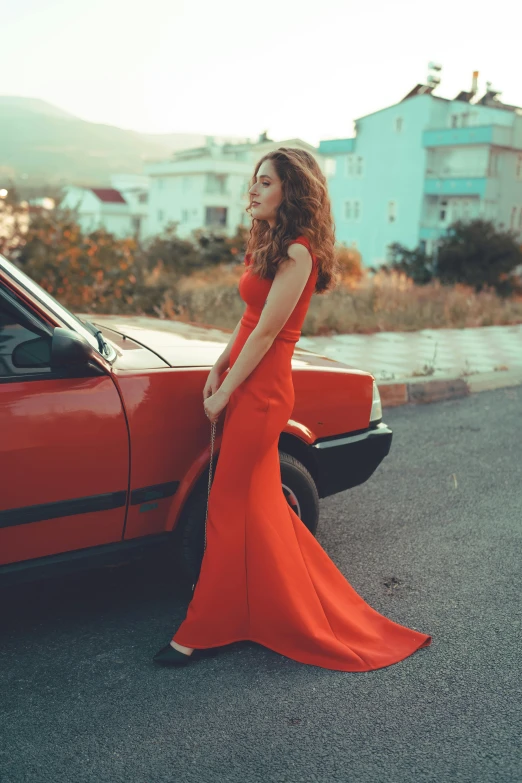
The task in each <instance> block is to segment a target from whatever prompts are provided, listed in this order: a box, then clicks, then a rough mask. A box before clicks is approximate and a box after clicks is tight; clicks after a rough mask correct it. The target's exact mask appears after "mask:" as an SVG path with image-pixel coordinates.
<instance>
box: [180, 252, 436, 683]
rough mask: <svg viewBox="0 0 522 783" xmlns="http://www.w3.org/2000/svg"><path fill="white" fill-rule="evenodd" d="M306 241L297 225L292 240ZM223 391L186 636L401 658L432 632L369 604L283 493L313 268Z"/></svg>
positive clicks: (257, 292) (317, 659) (321, 656)
mask: <svg viewBox="0 0 522 783" xmlns="http://www.w3.org/2000/svg"><path fill="white" fill-rule="evenodd" d="M295 241H296V242H299V243H300V244H303V245H305V246H306V247H307V248H308V249H309V250H310V245H309V242H308V240H307V239H306V238H305V237H299V238H298V239H296V240H295ZM312 258H313V267H312V271H311V273H310V277H309V279H308V282H307V284H306V286H305V288H304V290H303V293H302V295H301V297H300V299H299V301H298V303H297V305H296V306H295V309H294V311H293V312H292V314H291V316H290V317H289V319H288V320H287V322H286V324H285V326H284V327H283V329H282V330H281V331H280V332H279V334H278V335H277V337H276V339H275V340H274V342H273V344H272V345H271V347H270V348H269V350H268V351H267V353H266V354H265V355H264V356H263V358H262V359H261V361H260V362H259V364H258V365H257V366H256V367H255V368H254V370H253V371H252V372H251V374H250V375H249V376H248V377H247V378H246V379H245V380H244V381H243V383H241V384H240V385H239V386H238V387H237V388H236V389H235V390H234V392H233V393H232V395H231V396H230V399H229V402H228V405H227V407H226V408H225V420H224V423H223V433H222V440H221V449H220V453H219V461H218V462H217V464H216V469H215V473H214V478H213V483H212V486H211V490H210V496H209V501H208V516H207V547H206V550H205V554H204V556H203V561H202V564H201V571H200V575H199V579H198V581H197V583H196V587H195V590H194V593H193V596H192V599H191V601H190V603H189V606H188V609H187V613H186V617H185V619H184V620H183V622H182V623H181V625H180V626H179V628H178V630H177V631H176V633H175V634H174V636H173V639H174V641H176V642H177V643H178V644H181V645H185V646H187V647H194V648H205V647H217V646H220V645H225V644H230V643H232V642H236V641H240V640H250V641H253V642H257V643H259V644H261V645H264V646H265V647H269V648H270V649H271V650H274V651H275V652H278V653H281V654H282V655H286V656H287V657H288V658H293V659H294V660H296V661H300V662H302V663H307V664H313V665H315V666H321V667H324V668H326V669H338V670H341V671H353V672H356V671H357V672H364V671H369V670H372V669H380V668H382V667H383V666H388V665H390V664H392V663H396V662H397V661H400V660H402V659H403V658H406V657H407V656H408V655H411V653H413V652H414V651H415V650H417V649H419V648H420V647H425V646H427V645H429V644H430V642H431V637H430V636H428V635H427V634H425V633H421V632H420V631H414V630H411V629H410V628H406V627H404V626H402V625H398V624H397V623H395V622H393V621H392V620H389V619H387V618H386V617H384V616H383V615H382V614H379V612H377V611H376V610H375V609H372V607H371V606H369V605H368V604H367V603H366V602H365V601H364V600H363V598H362V597H361V596H360V595H359V594H358V593H357V592H356V591H355V590H354V589H353V587H351V585H350V584H349V582H348V581H347V580H346V579H345V577H344V576H343V575H342V574H341V572H340V571H339V570H338V568H337V567H336V566H335V565H334V563H333V562H332V560H330V558H329V557H328V555H327V554H326V552H325V551H324V549H323V548H322V547H321V545H320V544H319V542H318V541H317V540H316V538H315V537H314V536H313V535H312V533H310V531H309V530H308V528H307V527H306V526H305V524H304V523H303V522H302V521H301V519H300V518H299V517H298V516H297V514H296V513H295V512H294V511H293V510H292V509H291V508H290V506H289V505H288V502H287V501H286V498H285V496H284V494H283V489H282V486H281V473H280V467H279V453H278V439H279V435H280V433H281V431H282V430H283V429H284V427H285V425H286V423H287V421H288V419H289V418H290V417H291V415H292V409H293V406H294V387H293V383H292V370H291V359H292V354H293V351H294V346H295V343H296V342H297V340H298V339H299V337H300V333H301V326H302V323H303V321H304V318H305V315H306V312H307V309H308V305H309V302H310V298H311V296H312V293H313V291H314V287H315V282H316V279H317V262H316V258H315V256H314V255H313V254H312ZM249 262H250V259H249V257H248V256H247V257H246V259H245V264H246V266H247V268H246V269H245V271H244V273H243V275H242V277H241V278H240V281H239V293H240V296H241V298H242V299H243V300H244V302H245V303H246V305H247V307H246V309H245V313H244V315H243V317H242V319H241V326H240V330H239V332H238V334H237V337H236V339H235V342H234V344H233V346H232V351H231V354H230V361H229V365H230V367H232V366H233V364H234V362H235V361H236V359H237V357H238V355H239V353H240V351H241V348H242V347H243V345H244V343H245V340H246V339H247V337H248V336H249V334H250V333H251V331H252V329H253V328H254V327H255V325H256V323H257V321H258V319H259V316H260V314H261V310H262V308H263V304H264V302H265V300H266V297H267V295H268V292H269V290H270V286H271V281H270V280H263V279H261V278H259V277H258V276H257V275H255V274H253V273H251V270H249V268H248V266H249Z"/></svg>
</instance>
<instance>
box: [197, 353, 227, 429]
mask: <svg viewBox="0 0 522 783" xmlns="http://www.w3.org/2000/svg"><path fill="white" fill-rule="evenodd" d="M220 385H221V374H220V372H219V370H218V369H217V367H215V366H214V367H212V369H211V371H210V372H209V374H208V378H207V382H206V383H205V387H204V389H203V407H204V410H205V414H206V415H207V416H208V418H209V421H211V422H212V421H215V420H216V419H217V418H218V416H219V414H220V413H221V411H222V410H223V408H224V407H225V406H226V405H227V403H228V399H229V397H228V395H226V394H224V393H223V392H221V393H219V387H220ZM207 401H208V402H207Z"/></svg>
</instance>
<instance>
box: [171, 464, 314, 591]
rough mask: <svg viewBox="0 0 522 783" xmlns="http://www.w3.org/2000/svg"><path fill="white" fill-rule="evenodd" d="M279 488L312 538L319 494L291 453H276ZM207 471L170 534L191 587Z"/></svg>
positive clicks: (196, 573)
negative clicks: (277, 456)
mask: <svg viewBox="0 0 522 783" xmlns="http://www.w3.org/2000/svg"><path fill="white" fill-rule="evenodd" d="M279 462H280V466H281V486H282V489H283V493H284V496H285V498H286V500H287V503H288V505H289V506H290V508H291V509H292V510H293V511H294V512H295V513H296V514H297V516H298V517H299V518H300V519H301V520H302V522H303V523H304V524H305V525H306V527H307V528H308V530H309V531H310V532H311V533H312V534H313V535H315V533H316V530H317V523H318V520H319V495H318V493H317V487H316V486H315V482H314V480H313V478H312V476H311V474H310V473H309V471H308V470H307V468H306V467H305V466H304V465H303V464H302V462H299V460H297V459H296V458H295V457H293V456H292V455H291V454H287V453H286V452H284V451H280V452H279ZM207 493H208V470H207V471H205V473H204V474H203V475H202V476H201V477H200V479H199V481H198V484H197V485H196V488H195V489H194V491H193V493H192V495H191V497H190V498H189V500H188V502H187V505H186V506H185V509H184V512H183V513H182V517H181V519H180V521H179V522H178V525H177V527H176V529H175V531H174V537H175V541H174V547H175V559H176V564H177V567H178V569H179V570H180V571H181V573H182V576H183V577H184V578H186V579H188V580H189V581H190V583H191V584H195V582H196V581H197V579H198V576H199V571H200V568H201V561H202V559H203V551H204V549H203V547H204V535H205V513H206V508H207Z"/></svg>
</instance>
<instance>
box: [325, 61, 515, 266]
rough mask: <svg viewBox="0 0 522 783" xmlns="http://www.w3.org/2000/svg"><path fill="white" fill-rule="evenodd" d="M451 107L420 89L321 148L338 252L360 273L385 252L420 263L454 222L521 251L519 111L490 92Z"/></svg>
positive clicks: (462, 96) (468, 95) (465, 95)
mask: <svg viewBox="0 0 522 783" xmlns="http://www.w3.org/2000/svg"><path fill="white" fill-rule="evenodd" d="M476 76H477V74H474V80H473V86H472V89H471V91H470V92H461V93H459V95H458V96H457V97H456V98H454V99H453V100H448V99H446V98H441V97H439V96H437V95H433V89H434V86H429V85H422V84H418V85H417V86H416V87H415V88H414V89H413V90H412V91H411V92H410V93H408V95H406V97H405V98H403V100H401V101H400V102H399V103H397V104H395V105H394V106H390V107H388V108H386V109H381V110H380V111H377V112H374V113H373V114H368V115H366V116H365V117H360V118H359V119H358V120H356V123H355V135H354V137H353V138H347V139H330V140H327V141H321V143H320V145H319V150H318V152H319V153H320V154H322V155H324V156H325V157H326V164H325V170H326V173H327V178H328V188H329V192H330V197H331V200H332V208H333V214H334V219H335V224H336V236H337V240H338V241H339V242H343V243H345V244H346V245H348V246H354V247H356V248H357V249H358V250H359V251H360V253H361V255H362V259H363V263H364V264H365V265H367V266H369V265H379V264H381V263H383V262H385V261H386V260H388V258H389V250H388V247H389V245H390V244H391V243H393V242H400V243H401V244H403V245H405V246H407V247H409V248H410V249H413V248H415V247H417V246H419V245H421V246H423V247H425V249H426V250H427V252H428V253H431V252H433V251H434V250H435V248H436V245H437V241H438V240H439V238H440V237H441V236H442V235H443V234H444V233H445V231H446V229H447V227H448V226H449V225H450V224H451V223H452V222H454V221H455V220H457V219H461V220H467V219H473V218H477V217H481V218H484V219H488V220H493V221H494V222H495V224H496V225H498V226H499V227H504V228H511V229H513V230H514V231H516V232H517V233H518V236H519V237H520V239H521V241H522V109H520V108H518V107H516V106H509V105H507V104H504V103H502V102H501V101H500V100H499V98H498V93H497V92H495V91H493V90H491V89H488V91H487V92H486V93H485V94H484V95H483V96H482V98H480V99H478V100H477V99H476Z"/></svg>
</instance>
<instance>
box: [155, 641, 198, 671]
mask: <svg viewBox="0 0 522 783" xmlns="http://www.w3.org/2000/svg"><path fill="white" fill-rule="evenodd" d="M195 652H196V651H195V650H194V652H192V653H190V655H187V653H183V652H181V650H176V648H175V647H173V646H172V645H171V644H166V645H165V647H162V648H161V650H159V651H158V652H157V653H156V655H155V656H154V658H153V659H152V660H153V661H154V663H159V664H161V665H162V666H186V665H187V663H190V660H191V658H192V657H193V655H194V653H195Z"/></svg>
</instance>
